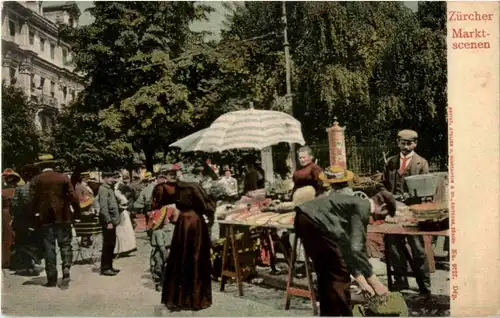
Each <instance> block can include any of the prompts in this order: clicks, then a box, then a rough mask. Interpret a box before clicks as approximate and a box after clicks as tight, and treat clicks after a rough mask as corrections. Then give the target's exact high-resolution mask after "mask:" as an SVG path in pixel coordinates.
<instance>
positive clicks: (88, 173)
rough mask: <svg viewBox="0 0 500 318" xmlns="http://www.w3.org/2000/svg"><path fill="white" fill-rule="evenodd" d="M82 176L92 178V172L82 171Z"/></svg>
mask: <svg viewBox="0 0 500 318" xmlns="http://www.w3.org/2000/svg"><path fill="white" fill-rule="evenodd" d="M80 177H82V178H90V172H89V171H85V172H82V173H80Z"/></svg>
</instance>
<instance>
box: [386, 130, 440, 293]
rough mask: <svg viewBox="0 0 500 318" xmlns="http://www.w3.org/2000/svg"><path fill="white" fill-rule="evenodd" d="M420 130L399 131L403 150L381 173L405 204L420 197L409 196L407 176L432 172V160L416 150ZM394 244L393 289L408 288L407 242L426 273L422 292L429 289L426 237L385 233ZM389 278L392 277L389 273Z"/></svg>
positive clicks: (390, 242) (393, 191)
mask: <svg viewBox="0 0 500 318" xmlns="http://www.w3.org/2000/svg"><path fill="white" fill-rule="evenodd" d="M417 140H418V134H417V132H415V131H413V130H402V131H400V132H399V133H398V145H399V149H400V151H401V152H400V154H399V155H396V156H393V157H390V158H389V159H388V160H387V163H386V165H385V169H384V174H383V177H382V180H383V184H384V187H385V188H386V189H387V190H388V191H390V192H391V193H393V194H394V195H395V196H396V197H400V198H401V200H402V201H404V202H405V203H406V204H418V203H420V199H419V198H410V194H409V193H408V187H407V186H406V182H405V179H404V178H405V177H409V176H415V175H420V174H427V173H429V164H428V163H427V160H425V159H424V158H422V157H421V156H419V155H418V154H417V153H416V152H415V148H416V147H417ZM384 239H385V240H386V241H387V242H388V243H389V245H390V246H391V251H390V253H391V261H392V265H393V268H394V271H395V273H396V274H395V275H394V283H393V288H392V289H393V290H402V289H408V288H409V285H408V279H407V277H406V276H405V275H404V273H405V272H406V269H407V265H406V264H407V259H406V257H405V253H404V249H406V242H408V244H409V245H410V248H411V254H412V256H413V261H414V262H415V265H416V266H415V267H416V268H419V269H420V271H421V273H420V274H421V275H422V277H423V281H424V284H423V285H422V284H419V286H418V287H419V290H420V292H421V293H423V294H428V293H429V288H430V286H431V280H430V274H429V267H428V264H427V261H426V258H425V249H424V238H423V236H415V235H408V236H401V235H386V236H385V238H384ZM389 279H391V278H390V277H389Z"/></svg>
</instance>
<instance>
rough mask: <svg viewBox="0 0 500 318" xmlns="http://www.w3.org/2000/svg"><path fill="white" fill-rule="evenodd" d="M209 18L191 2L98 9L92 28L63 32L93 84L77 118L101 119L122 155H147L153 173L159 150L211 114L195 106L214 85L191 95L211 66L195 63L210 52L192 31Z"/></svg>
mask: <svg viewBox="0 0 500 318" xmlns="http://www.w3.org/2000/svg"><path fill="white" fill-rule="evenodd" d="M209 11H210V8H209V7H207V6H204V5H195V4H194V3H193V2H135V1H130V2H95V3H94V7H93V8H91V9H90V12H91V13H92V15H93V16H94V17H95V21H94V22H93V23H92V24H90V25H88V26H83V27H80V28H77V29H71V28H68V27H62V28H61V31H62V36H63V38H64V39H66V40H67V41H68V42H69V43H70V44H71V45H72V47H73V48H74V52H75V53H74V62H75V66H76V69H77V71H81V72H83V73H85V74H86V77H87V80H88V83H89V84H88V86H87V87H86V89H85V91H84V92H83V97H82V107H81V108H80V109H78V111H79V112H80V113H83V114H86V115H89V116H90V115H91V116H96V117H95V118H97V119H98V122H99V124H98V126H99V128H100V129H101V130H102V131H103V133H104V135H105V136H106V138H107V139H108V140H116V142H115V145H116V146H118V147H119V148H127V147H130V148H133V149H135V150H142V151H143V152H144V155H145V158H146V166H147V168H148V169H152V166H153V163H154V161H153V159H154V155H155V153H156V152H157V151H160V150H162V148H165V144H168V143H169V142H173V141H175V140H176V139H177V136H178V134H179V130H181V131H182V130H189V129H191V128H192V127H193V126H194V121H196V120H197V119H198V118H201V117H202V116H203V115H204V113H203V112H204V111H205V109H206V107H204V106H203V105H195V104H194V103H196V102H199V101H200V99H202V98H203V96H205V95H206V96H210V92H209V88H210V86H211V85H212V83H211V82H210V81H209V78H207V77H206V76H204V80H205V81H204V82H198V84H199V85H197V86H195V91H194V92H193V91H192V90H190V89H189V88H192V87H193V84H192V83H190V81H193V78H196V77H199V76H198V75H197V74H198V73H200V72H203V69H204V67H206V65H200V63H199V61H197V60H196V57H197V56H198V55H200V54H206V53H204V52H211V50H208V51H205V49H206V45H204V44H203V43H202V42H201V38H202V35H203V34H200V33H195V32H192V31H190V29H189V25H190V23H191V22H192V21H194V20H197V19H203V18H205V14H206V13H207V12H209ZM212 63H214V61H212ZM202 92H205V94H202ZM126 144H128V145H127V146H126ZM96 146H97V145H96ZM116 150H117V152H121V150H122V149H116Z"/></svg>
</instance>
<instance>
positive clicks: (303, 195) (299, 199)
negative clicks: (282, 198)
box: [292, 186, 316, 206]
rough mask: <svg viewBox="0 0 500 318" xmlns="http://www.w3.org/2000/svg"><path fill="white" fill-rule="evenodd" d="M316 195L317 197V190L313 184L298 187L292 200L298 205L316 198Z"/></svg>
mask: <svg viewBox="0 0 500 318" xmlns="http://www.w3.org/2000/svg"><path fill="white" fill-rule="evenodd" d="M315 197H316V190H315V189H314V188H313V187H311V186H307V187H303V188H299V189H297V190H296V191H295V193H294V194H293V198H292V201H293V204H295V205H296V206H297V205H301V204H302V203H304V202H307V201H311V200H314V198H315Z"/></svg>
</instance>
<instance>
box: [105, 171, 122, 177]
mask: <svg viewBox="0 0 500 318" xmlns="http://www.w3.org/2000/svg"><path fill="white" fill-rule="evenodd" d="M119 176H120V173H119V172H118V171H103V172H102V177H103V178H117V177H119Z"/></svg>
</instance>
